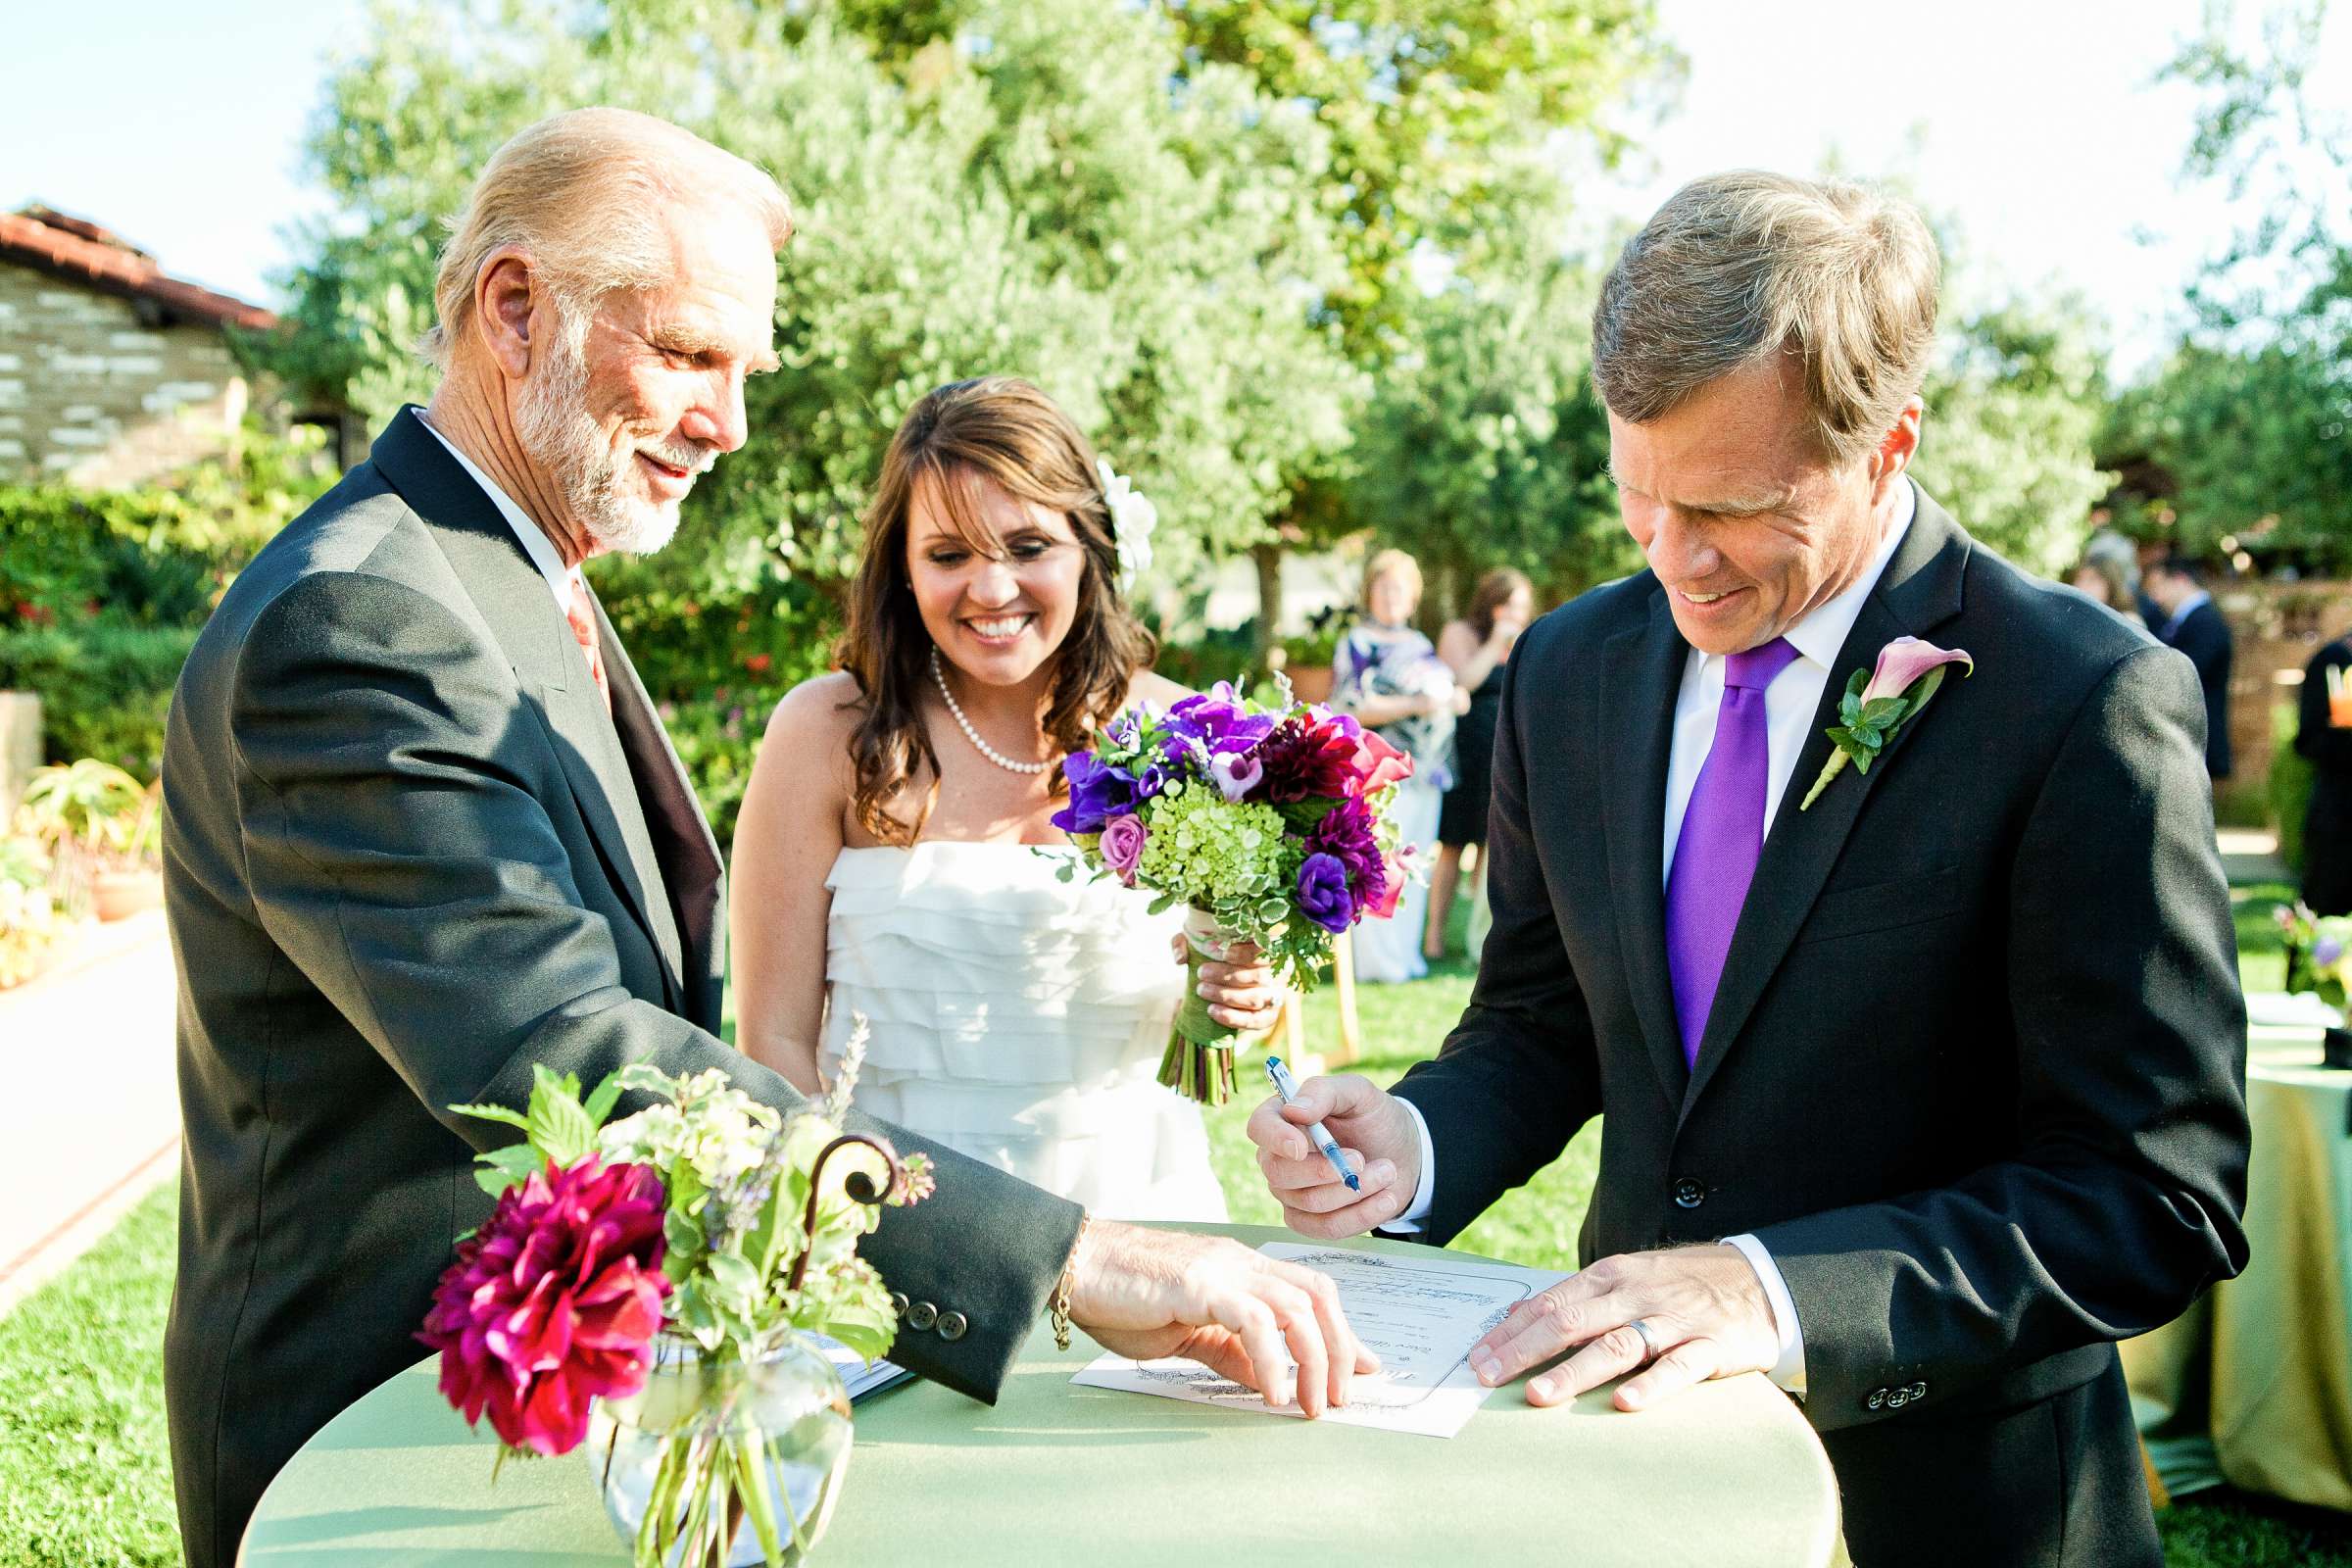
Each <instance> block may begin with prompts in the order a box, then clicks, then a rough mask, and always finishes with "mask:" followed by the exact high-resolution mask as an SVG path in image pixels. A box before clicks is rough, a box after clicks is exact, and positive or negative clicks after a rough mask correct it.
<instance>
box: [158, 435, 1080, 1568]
mask: <svg viewBox="0 0 2352 1568" xmlns="http://www.w3.org/2000/svg"><path fill="white" fill-rule="evenodd" d="M598 613H599V615H600V617H601V616H602V611H601V610H600V611H599V612H598ZM603 630H604V649H605V657H606V661H607V666H608V667H607V673H608V676H609V679H610V682H611V685H612V689H613V714H612V716H611V717H608V716H607V714H606V712H605V710H604V707H603V705H602V703H600V701H599V700H598V697H597V693H596V688H595V686H594V685H593V684H592V682H591V681H590V679H589V675H588V668H587V664H586V662H585V661H584V659H583V658H582V656H581V653H580V649H579V646H578V644H577V643H576V642H575V641H574V640H573V638H572V635H571V631H570V629H569V627H568V626H567V625H566V624H565V622H564V615H563V613H561V611H560V610H559V609H558V608H557V606H556V604H555V601H554V598H553V596H552V595H551V594H550V593H549V592H548V589H547V583H546V579H545V578H544V577H542V576H541V575H540V573H539V571H538V569H537V568H536V567H535V566H534V565H533V564H531V561H530V559H529V558H528V556H527V555H526V554H525V553H524V551H523V548H522V546H521V544H520V542H519V541H518V540H516V539H515V535H514V532H513V531H512V530H511V529H510V528H509V527H508V525H507V523H506V521H505V520H504V519H503V518H502V517H501V516H500V515H499V514H498V512H497V510H496V509H495V507H494V505H493V504H492V502H491V500H490V498H489V497H488V496H487V495H486V494H485V493H484V492H483V491H482V489H481V488H480V487H479V486H478V485H476V484H475V483H474V482H473V481H472V480H471V479H470V478H468V477H467V476H466V473H465V471H464V470H463V469H462V468H461V467H459V466H458V465H457V463H456V462H455V461H454V460H453V459H452V458H451V457H450V455H449V453H448V451H447V450H446V449H444V448H443V447H442V445H441V444H440V442H439V441H438V440H437V439H436V438H435V437H434V436H433V434H432V432H431V431H429V430H427V429H425V428H424V427H423V425H422V424H421V423H420V422H419V420H418V419H417V415H416V413H415V412H414V411H408V412H404V413H402V414H401V415H400V416H398V417H396V418H395V419H394V420H393V422H392V424H391V425H390V426H389V427H388V428H387V429H386V430H385V431H384V433H383V435H382V436H381V437H380V438H379V439H378V440H377V441H376V443H375V449H374V452H373V455H372V457H371V459H370V461H369V462H368V463H365V464H362V465H361V466H359V467H357V468H355V469H353V470H352V471H351V473H350V474H349V475H347V476H346V477H345V478H344V480H343V482H342V483H341V484H339V485H337V486H336V487H335V489H334V490H333V491H332V492H330V493H329V494H328V495H326V496H325V497H323V498H322V499H321V500H320V501H319V503H318V504H317V505H316V506H314V507H313V508H311V510H310V511H308V512H307V513H305V514H304V515H302V516H301V517H299V518H297V519H296V520H295V521H294V522H293V523H292V524H290V525H289V526H288V527H287V528H286V530H285V532H284V533H283V534H282V535H280V536H279V537H278V538H277V539H276V540H274V541H272V542H271V543H270V546H269V548H268V549H266V550H264V551H263V552H262V554H261V555H260V556H259V557H258V558H257V559H256V560H255V562H254V563H253V564H252V565H251V566H250V567H248V568H247V569H246V570H245V572H244V573H243V574H242V575H240V576H239V577H238V579H237V581H236V584H235V586H234V587H233V588H231V589H230V591H229V593H228V594H227V596H226V597H225V598H224V599H223V600H222V601H221V607H220V609H219V610H218V611H217V612H216V613H214V615H213V618H212V621H211V623H210V624H209V625H208V626H207V627H206V628H205V631H204V634H203V636H202V637H200V638H199V639H198V640H197V643H196V647H195V651H194V652H193V653H192V654H191V655H190V656H189V659H188V662H187V666H186V668H185V670H184V671H183V672H182V673H181V676H180V682H179V688H178V692H177V694H176V696H175V697H174V699H173V702H172V716H171V726H170V735H169V739H168V742H167V745H166V749H165V758H164V780H165V785H164V806H165V819H164V852H165V879H166V882H165V886H166V898H167V903H168V907H169V909H170V914H171V923H172V944H173V948H174V950H175V953H176V956H177V960H178V966H179V1075H180V1100H181V1108H182V1114H183V1116H184V1118H185V1122H186V1134H187V1143H186V1156H185V1161H184V1164H183V1167H182V1187H181V1195H180V1231H179V1238H180V1240H179V1273H178V1280H177V1284H176V1286H175V1288H174V1290H173V1293H172V1321H171V1327H170V1330H169V1333H168V1337H167V1342H166V1348H165V1359H166V1376H167V1393H168V1397H169V1403H170V1411H171V1429H172V1472H173V1480H174V1485H175V1487H176V1489H177V1492H178V1495H179V1509H180V1529H181V1536H182V1541H183V1544H184V1548H185V1550H186V1553H187V1560H188V1562H189V1563H190V1564H192V1565H193V1568H216V1565H220V1568H225V1565H226V1564H228V1563H229V1562H231V1561H233V1560H234V1558H235V1555H236V1550H237V1543H238V1540H239V1537H240V1535H241V1534H242V1532H243V1530H244V1526H245V1521H246V1519H247V1518H248V1516H249V1515H250V1514H251V1512H252V1509H253V1506H254V1504H255V1502H256V1501H257V1500H258V1499H259V1497H260V1495H261V1493H262V1490H263V1489H264V1488H265V1487H266V1486H267V1485H268V1484H269V1482H270V1477H271V1476H273V1475H274V1474H275V1473H276V1471H277V1469H278V1467H279V1466H280V1465H281V1464H283V1463H284V1461H285V1460H286V1458H287V1457H288V1456H289V1455H290V1454H292V1453H293V1451H294V1450H295V1449H296V1448H297V1447H299V1446H301V1445H302V1444H303V1442H304V1441H306V1440H307V1439H308V1438H309V1437H310V1436H311V1434H313V1433H314V1432H316V1431H317V1430H318V1429H319V1427H320V1426H322V1425H323V1424H324V1423H325V1422H326V1420H327V1419H328V1418H329V1417H330V1416H332V1415H334V1414H335V1413H336V1412H337V1411H338V1410H340V1409H342V1408H343V1407H344V1406H345V1405H347V1404H349V1403H350V1402H351V1401H352V1400H354V1399H356V1398H358V1397H360V1396H361V1395H362V1394H365V1393H366V1392H368V1390H369V1389H371V1388H373V1387H374V1386H375V1385H376V1384H378V1383H380V1382H382V1381H383V1380H384V1379H385V1378H387V1377H389V1376H391V1375H392V1374H393V1373H395V1372H397V1371H399V1370H400V1369H401V1368H403V1367H405V1366H408V1365H410V1364H411V1363H412V1362H414V1361H416V1360H417V1359H418V1358H419V1357H420V1356H422V1355H423V1354H424V1350H423V1348H422V1347H420V1346H419V1345H418V1344H417V1342H416V1340H415V1339H413V1338H412V1337H411V1336H412V1335H413V1333H414V1332H415V1330H416V1329H417V1327H418V1326H419V1325H420V1324H421V1323H422V1321H423V1318H424V1312H425V1308H426V1305H427V1301H428V1299H429V1297H430V1294H431V1290H432V1286H433V1282H434V1280H435V1279H436V1278H437V1277H438V1275H439V1274H440V1272H441V1270H442V1269H443V1268H444V1267H445V1266H447V1264H448V1263H449V1261H450V1257H451V1249H452V1245H453V1242H454V1240H455V1238H456V1237H457V1236H458V1235H459V1234H460V1233H461V1232H463V1231H466V1230H468V1229H470V1228H472V1227H473V1226H475V1225H477V1224H479V1223H480V1222H481V1221H482V1220H483V1219H484V1218H485V1217H487V1215H488V1213H489V1207H490V1204H489V1200H488V1199H487V1198H486V1197H485V1196H484V1195H483V1194H482V1192H481V1190H480V1188H479V1187H477V1186H476V1185H475V1182H474V1179H473V1167H472V1161H473V1155H474V1153H475V1152H476V1151H477V1150H480V1149H483V1148H487V1147H491V1146H493V1145H495V1144H499V1143H504V1142H506V1141H508V1140H509V1139H510V1138H511V1137H512V1134H511V1133H510V1132H508V1131H506V1130H504V1129H502V1128H500V1127H497V1126H495V1125H493V1124H491V1123H489V1122H484V1121H478V1120H474V1119H471V1118H468V1117H463V1116H456V1115H452V1114H451V1113H450V1111H449V1110H448V1108H447V1107H449V1106H450V1105H452V1104H455V1103H472V1102H480V1101H495V1102H501V1103H507V1104H511V1105H515V1106H519V1105H521V1104H522V1103H523V1102H524V1100H525V1099H526V1098H527V1097H528V1095H529V1092H530V1087H531V1068H532V1066H533V1065H534V1064H545V1065H547V1066H549V1067H552V1068H555V1069H557V1070H559V1071H565V1072H574V1073H577V1074H578V1075H579V1076H580V1078H581V1081H582V1083H583V1085H586V1084H592V1083H594V1082H595V1081H597V1080H598V1079H601V1078H602V1077H603V1076H604V1075H605V1074H606V1073H607V1072H609V1071H611V1070H612V1069H613V1068H614V1067H616V1066H618V1065H620V1064H621V1063H623V1062H627V1061H638V1060H645V1061H652V1062H656V1063H658V1064H660V1065H661V1066H662V1068H663V1069H664V1070H666V1071H668V1072H671V1073H687V1072H694V1071H698V1070H700V1069H702V1068H705V1067H723V1068H725V1069H726V1070H727V1071H728V1072H730V1073H732V1074H733V1075H734V1077H735V1080H736V1082H737V1083H738V1084H739V1085H741V1086H742V1087H743V1088H744V1089H745V1090H746V1091H748V1092H749V1093H751V1094H752V1095H754V1096H756V1097H757V1098H759V1099H760V1100H762V1101H765V1102H767V1103H771V1104H774V1105H777V1106H780V1107H790V1106H792V1105H794V1104H796V1103H798V1097H797V1096H796V1095H795V1094H794V1092H793V1090H792V1087H791V1086H790V1085H789V1084H787V1083H786V1082H785V1081H784V1080H783V1079H782V1078H779V1077H777V1076H776V1075H775V1074H773V1073H771V1072H768V1071H767V1070H766V1069H764V1068H762V1067H760V1066H758V1065H756V1064H754V1063H753V1062H751V1061H750V1060H748V1059H747V1058H745V1057H743V1056H741V1055H739V1054H736V1053H735V1052H734V1051H733V1050H731V1049H730V1048H729V1047H727V1046H726V1045H725V1044H724V1043H722V1042H721V1041H720V1040H718V1039H717V1038H716V1036H715V1033H714V1031H715V1030H716V1029H717V1027H718V1020H719V990H720V977H721V974H722V970H723V952H722V943H723V940H724V932H725V929H726V921H725V917H724V907H723V900H724V889H723V886H722V877H721V871H720V862H719V858H718V851H717V847H716V846H715V845H714V844H713V843H712V842H711V832H710V829H709V828H708V827H707V826H706V825H705V823H704V820H703V816H702V813H701V811H700V809H698V807H697V806H696V804H695V801H694V797H693V795H692V793H691V791H690V790H689V788H688V785H687V781H686V778H685V775H684V773H683V772H682V771H681V770H680V768H679V765H678V760H677V757H676V754H675V753H674V752H672V751H671V749H670V747H669V743H668V740H667V738H666V737H665V736H664V735H663V733H662V726H661V723H660V721H659V720H658V719H657V718H656V716H655V714H654V711H653V709H652V706H651V705H650V704H649V703H648V701H647V699H646V694H645V689H644V687H643V686H642V685H641V684H640V683H639V681H638V679H637V676H636V672H635V671H634V669H633V668H632V667H631V666H630V664H629V662H628V656H627V654H626V653H625V651H623V650H622V649H621V647H620V645H619V642H618V641H617V639H615V638H614V637H613V632H612V628H611V626H610V624H609V623H608V624H606V625H605V626H604V628H603ZM622 1108H623V1109H624V1110H625V1109H627V1108H628V1106H627V1105H626V1104H625V1103H624V1105H623V1107H622ZM869 1125H870V1124H869ZM883 1130H884V1131H886V1132H889V1133H890V1135H891V1136H892V1138H893V1139H894V1140H895V1141H896V1142H897V1144H898V1146H899V1147H900V1148H901V1149H902V1150H916V1149H921V1150H924V1151H926V1152H929V1153H930V1154H931V1156H932V1158H934V1159H935V1160H937V1161H938V1165H939V1193H938V1196H937V1197H935V1198H933V1199H932V1200H931V1201H928V1202H925V1203H923V1204H921V1205H919V1206H917V1207H915V1208H912V1209H906V1210H890V1211H887V1212H886V1214H885V1217H884V1219H883V1221H882V1224H881V1228H880V1229H879V1230H878V1231H877V1232H876V1233H875V1234H874V1235H873V1236H872V1237H871V1238H870V1239H869V1240H868V1241H867V1242H866V1243H865V1244H864V1251H865V1253H866V1255H867V1256H869V1257H870V1258H872V1259H873V1261H874V1262H875V1264H876V1265H877V1266H878V1267H879V1268H880V1270H881V1272H882V1274H883V1276H884V1277H885V1279H887V1280H888V1282H889V1284H890V1286H891V1288H892V1290H893V1291H895V1292H897V1293H900V1294H901V1295H903V1296H905V1297H907V1298H908V1299H911V1300H915V1301H928V1302H931V1303H933V1304H934V1305H935V1306H936V1307H937V1308H938V1310H939V1311H940V1313H941V1314H943V1317H942V1321H946V1322H948V1323H950V1324H951V1325H953V1324H955V1323H956V1322H957V1321H961V1322H964V1323H968V1325H969V1327H968V1329H966V1330H965V1331H964V1332H963V1333H961V1334H960V1335H959V1336H958V1337H957V1338H956V1339H954V1340H950V1339H947V1338H946V1337H944V1336H943V1335H941V1334H940V1332H939V1331H938V1329H937V1327H936V1326H934V1327H932V1328H930V1329H927V1330H925V1331H921V1332H918V1331H916V1330H914V1329H912V1328H910V1327H907V1326H906V1325H905V1324H904V1323H902V1328H901V1337H900V1341H899V1345H898V1348H896V1349H895V1350H894V1351H893V1352H892V1354H893V1355H894V1357H896V1358H897V1359H899V1360H901V1361H903V1362H905V1363H906V1364H907V1365H908V1366H910V1367H912V1368H914V1369H915V1370H916V1371H918V1372H921V1373H923V1374H925V1375H927V1376H929V1377H932V1378H936V1379H938V1380H939V1381H940V1382H943V1383H945V1384H948V1385H949V1386H950V1387H953V1388H956V1389H958V1390H961V1391H963V1392H965V1393H967V1394H971V1395H974V1396H976V1397H981V1398H989V1397H993V1395H994V1392H995V1390H996V1389H997V1387H998V1386H999V1384H1000V1383H1001V1382H1002V1381H1003V1379H1004V1376H1005V1371H1006V1369H1007V1367H1008V1366H1009V1365H1010V1362H1011V1358H1012V1356H1013V1354H1014V1352H1015V1351H1016V1350H1017V1349H1018V1348H1019V1347H1020V1345H1021V1344H1022V1342H1023V1341H1024V1340H1025V1339H1026V1338H1027V1336H1028V1334H1029V1331H1030V1329H1031V1327H1032V1326H1033V1325H1034V1324H1035V1322H1036V1320H1037V1318H1038V1316H1039V1315H1040V1314H1041V1313H1042V1312H1043V1311H1044V1308H1045V1302H1046V1298H1047V1295H1048V1293H1049V1292H1050V1291H1051V1290H1052V1288H1053V1286H1054V1281H1055V1279H1056V1277H1057V1276H1058V1274H1059V1272H1060V1269H1061V1266H1062V1263H1063V1260H1064V1258H1065V1257H1066V1256H1067V1254H1068V1251H1069V1249H1070V1246H1071V1244H1072V1242H1073V1241H1074V1239H1075V1237H1076V1234H1077V1228H1078V1218H1079V1210H1078V1209H1077V1207H1076V1206H1075V1205H1073V1204H1070V1203H1066V1202H1063V1201H1060V1200H1059V1199H1056V1198H1053V1197H1050V1196H1049V1195H1047V1194H1045V1193H1042V1192H1039V1191H1038V1190H1036V1189H1034V1188H1031V1187H1027V1186H1024V1185H1023V1184H1021V1183H1019V1182H1017V1181H1014V1180H1013V1179H1012V1178H1010V1177H1008V1176H1005V1175H1003V1174H1001V1173H999V1172H997V1171H995V1170H993V1169H990V1168H988V1167H986V1166H982V1165H979V1164H977V1163H975V1162H973V1161H971V1160H968V1159H964V1158H962V1157H960V1156H958V1155H956V1154H955V1153H953V1152H947V1151H943V1150H939V1149H937V1148H934V1147H931V1146H929V1145H927V1144H926V1143H925V1142H924V1141H923V1140H921V1139H919V1138H914V1137H911V1136H908V1135H907V1134H905V1133H901V1132H897V1131H895V1130H892V1129H883ZM950 1311H953V1312H956V1313H958V1314H960V1319H956V1318H948V1317H946V1316H945V1314H947V1313H949V1312H950Z"/></svg>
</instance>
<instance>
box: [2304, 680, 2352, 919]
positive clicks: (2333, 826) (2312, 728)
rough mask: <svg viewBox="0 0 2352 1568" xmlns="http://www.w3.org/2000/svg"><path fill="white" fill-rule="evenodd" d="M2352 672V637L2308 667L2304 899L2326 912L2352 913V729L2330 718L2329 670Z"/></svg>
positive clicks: (2305, 731)
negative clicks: (2308, 765) (2308, 799)
mask: <svg viewBox="0 0 2352 1568" xmlns="http://www.w3.org/2000/svg"><path fill="white" fill-rule="evenodd" d="M2331 669H2332V670H2335V671H2337V672H2338V678H2339V679H2340V678H2344V677H2347V676H2352V640H2347V639H2345V638H2341V637H2339V638H2337V639H2336V640H2335V641H2334V642H2331V643H2329V644H2327V646H2326V647H2325V648H2322V649H2321V650H2320V651H2319V652H2318V653H2317V654H2314V655H2313V656H2312V660H2311V662H2310V663H2309V664H2307V665H2305V666H2304V670H2303V691H2302V695H2301V696H2300V697H2299V698H2298V699H2297V702H2296V715H2297V723H2296V726H2295V754H2296V755H2297V756H2299V757H2301V758H2303V759H2304V760H2307V761H2309V762H2310V763H2311V765H2312V777H2311V802H2310V804H2309V806H2307V807H2306V808H2305V809H2304V813H2303V902H2304V903H2306V904H2308V905H2310V906H2311V907H2312V908H2313V909H2314V910H2316V911H2317V912H2319V913H2321V914H2352V729H2337V728H2336V727H2335V726H2334V725H2332V724H2330V723H2329V722H2328V721H2327V672H2328V671H2329V670H2331Z"/></svg>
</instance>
